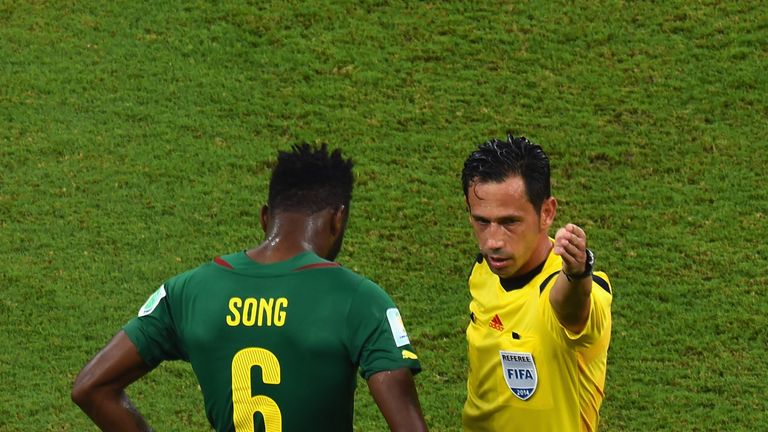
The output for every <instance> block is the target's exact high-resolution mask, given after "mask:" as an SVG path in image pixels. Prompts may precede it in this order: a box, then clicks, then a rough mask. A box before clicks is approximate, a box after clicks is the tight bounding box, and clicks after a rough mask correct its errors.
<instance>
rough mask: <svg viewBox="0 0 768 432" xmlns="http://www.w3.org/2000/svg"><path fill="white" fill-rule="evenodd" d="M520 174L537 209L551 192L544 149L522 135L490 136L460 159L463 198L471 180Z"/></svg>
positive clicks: (494, 179)
mask: <svg viewBox="0 0 768 432" xmlns="http://www.w3.org/2000/svg"><path fill="white" fill-rule="evenodd" d="M511 176H520V177H522V179H523V183H524V184H525V190H526V193H527V194H528V200H529V201H530V202H531V204H533V208H534V209H536V212H537V213H538V212H539V211H541V205H542V203H543V202H544V200H545V199H547V198H549V197H550V196H552V188H551V185H550V179H549V176H550V171H549V158H548V157H547V155H546V154H545V153H544V150H542V148H541V147H540V146H539V145H537V144H534V143H532V142H530V141H528V139H527V138H525V137H522V136H521V137H518V138H515V137H514V136H512V134H511V133H508V134H507V140H506V141H502V140H499V139H496V138H494V139H492V140H490V141H487V142H486V143H484V144H481V145H480V146H478V148H477V150H475V151H473V152H472V153H471V154H470V155H469V157H468V158H467V160H466V161H465V162H464V169H463V170H462V172H461V183H462V186H463V187H464V198H467V194H468V193H469V187H470V185H471V184H472V183H489V182H492V183H501V182H503V181H505V180H506V179H507V178H509V177H511Z"/></svg>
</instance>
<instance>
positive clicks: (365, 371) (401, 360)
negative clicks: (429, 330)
mask: <svg viewBox="0 0 768 432" xmlns="http://www.w3.org/2000/svg"><path fill="white" fill-rule="evenodd" d="M347 331H348V336H349V346H350V348H351V350H350V351H351V352H350V354H351V357H352V358H351V360H352V362H353V363H355V364H357V365H358V366H359V368H360V376H362V377H363V378H365V379H366V380H367V379H368V378H370V376H371V375H373V374H375V373H377V372H382V371H391V370H396V369H400V368H409V369H410V370H411V371H412V372H413V374H414V375H415V374H417V373H418V372H420V371H421V364H420V363H419V360H418V358H417V356H416V352H415V351H414V349H413V347H412V346H411V344H410V341H409V339H408V335H407V334H406V332H405V326H404V325H403V322H402V319H401V318H400V312H399V311H398V309H397V308H396V307H395V304H394V302H393V301H392V299H390V298H389V296H388V295H387V294H386V293H385V292H384V290H382V289H381V288H380V287H379V286H378V285H376V284H374V283H373V282H371V281H369V280H367V279H364V280H363V282H362V283H361V285H360V286H359V290H358V291H357V292H356V294H355V296H354V297H353V299H352V302H351V304H350V310H349V312H348V315H347Z"/></svg>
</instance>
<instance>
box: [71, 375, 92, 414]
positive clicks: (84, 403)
mask: <svg viewBox="0 0 768 432" xmlns="http://www.w3.org/2000/svg"><path fill="white" fill-rule="evenodd" d="M84 375H85V374H84V373H83V372H80V374H79V375H78V376H77V378H75V383H74V384H73V385H72V392H71V393H70V397H71V398H72V402H74V403H75V404H77V406H79V407H80V408H81V409H83V410H85V409H86V408H87V407H88V406H90V405H91V404H93V401H94V400H95V399H96V388H95V387H94V386H93V384H92V381H91V380H88V379H87V376H84Z"/></svg>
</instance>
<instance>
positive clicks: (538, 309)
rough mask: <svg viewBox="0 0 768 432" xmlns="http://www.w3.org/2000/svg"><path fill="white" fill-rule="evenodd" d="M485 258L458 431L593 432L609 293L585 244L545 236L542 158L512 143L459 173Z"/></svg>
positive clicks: (473, 289)
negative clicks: (594, 267)
mask: <svg viewBox="0 0 768 432" xmlns="http://www.w3.org/2000/svg"><path fill="white" fill-rule="evenodd" d="M462 184H463V189H464V196H465V198H466V203H467V209H468V210H469V220H470V223H471V224H472V228H473V231H474V234H475V237H476V239H477V244H478V248H479V250H480V253H479V254H478V256H477V259H476V260H475V263H474V265H473V266H472V271H471V274H470V277H469V291H470V294H471V295H472V301H471V303H470V305H469V309H470V312H471V314H470V317H471V320H470V322H469V325H468V327H467V343H468V357H469V376H468V378H467V400H466V403H465V404H464V410H463V412H462V425H463V427H464V430H466V431H471V432H495V431H508V430H525V431H559V432H591V431H596V430H598V422H599V414H598V412H599V409H600V405H601V403H602V401H603V395H604V394H605V392H604V389H605V372H606V364H607V363H606V362H607V358H608V345H609V343H610V339H611V302H612V296H611V284H610V281H609V280H608V276H607V275H606V274H605V273H603V272H598V271H593V262H594V256H593V254H592V252H591V251H590V250H589V249H587V234H586V233H585V231H584V230H583V229H582V228H581V227H579V226H576V225H574V224H566V225H565V226H563V227H562V228H560V229H559V230H558V231H557V232H556V234H555V236H554V238H551V237H549V230H550V228H551V227H552V224H553V222H554V219H555V214H556V211H557V201H556V200H555V198H554V197H553V196H552V194H551V190H550V189H551V188H550V170H549V159H548V158H547V155H546V154H545V153H544V151H543V150H542V149H541V147H539V146H538V145H535V144H533V143H531V142H530V141H528V140H527V139H525V138H522V137H521V138H515V137H513V136H511V135H510V136H508V137H507V140H495V139H494V140H491V141H488V142H487V143H485V144H483V145H481V146H479V147H478V148H477V150H475V151H474V152H472V154H470V155H469V157H468V158H467V160H466V161H465V163H464V169H463V171H462Z"/></svg>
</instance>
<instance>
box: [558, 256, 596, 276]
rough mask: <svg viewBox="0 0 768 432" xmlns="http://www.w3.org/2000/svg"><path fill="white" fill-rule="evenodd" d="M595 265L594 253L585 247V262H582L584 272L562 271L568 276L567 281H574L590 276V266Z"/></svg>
mask: <svg viewBox="0 0 768 432" xmlns="http://www.w3.org/2000/svg"><path fill="white" fill-rule="evenodd" d="M594 265H595V254H593V253H592V251H591V250H589V249H587V262H586V264H584V272H583V273H580V274H568V273H566V272H563V274H564V275H565V277H566V278H568V280H569V281H575V280H579V279H584V278H585V277H589V276H592V268H593V267H594Z"/></svg>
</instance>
